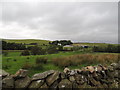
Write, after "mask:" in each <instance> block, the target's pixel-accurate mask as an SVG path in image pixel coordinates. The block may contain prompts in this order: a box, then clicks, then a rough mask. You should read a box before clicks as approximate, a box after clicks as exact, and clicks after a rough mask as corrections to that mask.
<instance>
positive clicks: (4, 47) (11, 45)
mask: <svg viewBox="0 0 120 90" xmlns="http://www.w3.org/2000/svg"><path fill="white" fill-rule="evenodd" d="M25 49H26V46H25V45H24V44H22V43H20V44H18V43H8V42H6V41H2V50H25Z"/></svg>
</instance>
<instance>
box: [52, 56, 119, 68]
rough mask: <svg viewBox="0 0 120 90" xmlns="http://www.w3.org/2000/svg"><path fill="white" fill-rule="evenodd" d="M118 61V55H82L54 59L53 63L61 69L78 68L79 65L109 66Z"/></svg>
mask: <svg viewBox="0 0 120 90" xmlns="http://www.w3.org/2000/svg"><path fill="white" fill-rule="evenodd" d="M117 61H118V55H117V54H95V55H94V54H81V55H72V56H67V57H58V58H54V59H53V60H52V62H53V63H54V64H55V65H57V66H60V67H65V66H78V65H83V64H87V65H91V64H103V65H108V64H110V63H112V62H117Z"/></svg>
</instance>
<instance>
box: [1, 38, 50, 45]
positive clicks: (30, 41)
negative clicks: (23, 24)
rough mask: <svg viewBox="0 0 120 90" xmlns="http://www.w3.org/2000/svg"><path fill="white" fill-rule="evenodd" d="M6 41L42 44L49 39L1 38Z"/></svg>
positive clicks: (46, 42)
mask: <svg viewBox="0 0 120 90" xmlns="http://www.w3.org/2000/svg"><path fill="white" fill-rule="evenodd" d="M2 40H4V41H6V42H10V43H12V42H14V43H25V44H30V43H37V44H38V45H43V44H48V43H49V42H51V41H49V40H39V39H2Z"/></svg>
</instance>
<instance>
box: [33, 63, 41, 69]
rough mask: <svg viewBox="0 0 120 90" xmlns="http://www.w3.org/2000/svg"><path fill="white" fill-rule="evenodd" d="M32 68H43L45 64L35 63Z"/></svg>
mask: <svg viewBox="0 0 120 90" xmlns="http://www.w3.org/2000/svg"><path fill="white" fill-rule="evenodd" d="M32 69H35V70H43V65H42V64H35V65H33V67H32Z"/></svg>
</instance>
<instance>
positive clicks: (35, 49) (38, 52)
mask: <svg viewBox="0 0 120 90" xmlns="http://www.w3.org/2000/svg"><path fill="white" fill-rule="evenodd" d="M30 51H31V54H32V55H44V54H45V53H46V51H45V50H44V49H42V48H41V47H38V46H34V47H32V48H31V49H30Z"/></svg>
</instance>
